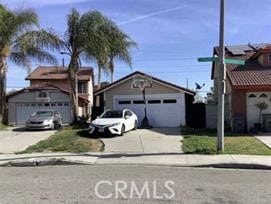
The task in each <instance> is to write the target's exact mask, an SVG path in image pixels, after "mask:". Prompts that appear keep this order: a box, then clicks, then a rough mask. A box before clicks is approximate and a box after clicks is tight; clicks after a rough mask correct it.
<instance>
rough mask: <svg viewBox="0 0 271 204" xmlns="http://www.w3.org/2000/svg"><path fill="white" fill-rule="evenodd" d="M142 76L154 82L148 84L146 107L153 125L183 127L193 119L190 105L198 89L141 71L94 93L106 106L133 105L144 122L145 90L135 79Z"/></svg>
mask: <svg viewBox="0 0 271 204" xmlns="http://www.w3.org/2000/svg"><path fill="white" fill-rule="evenodd" d="M138 78H139V79H140V78H142V79H148V80H149V82H150V84H149V85H150V86H149V87H147V88H146V109H147V116H148V119H149V123H150V125H151V126H153V127H179V126H181V125H187V124H188V123H189V122H191V118H189V117H190V115H189V107H191V104H192V101H193V97H194V95H195V92H194V91H191V90H189V89H186V88H183V87H181V86H177V85H175V84H172V83H169V82H166V81H164V80H161V79H158V78H156V77H153V76H150V75H147V74H145V73H142V72H139V71H136V72H134V73H132V74H129V75H127V76H125V77H123V78H121V79H119V80H117V81H115V82H114V83H112V84H110V85H108V86H106V87H104V88H101V89H99V90H97V91H96V92H94V96H96V98H99V99H100V102H99V104H100V105H101V106H102V109H103V110H107V109H126V108H127V109H131V110H132V111H133V112H135V114H136V115H137V116H138V119H139V123H141V121H142V119H143V118H144V107H145V105H144V101H143V95H142V91H141V90H140V89H139V88H137V87H135V86H134V81H135V79H138ZM97 96H98V97H97ZM188 121H189V122H188ZM139 125H140V124H139Z"/></svg>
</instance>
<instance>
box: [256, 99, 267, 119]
mask: <svg viewBox="0 0 271 204" xmlns="http://www.w3.org/2000/svg"><path fill="white" fill-rule="evenodd" d="M255 106H256V107H257V108H258V109H259V110H260V112H259V119H258V123H261V117H262V112H263V110H265V109H267V108H268V104H267V103H265V102H264V101H263V102H258V103H256V104H255Z"/></svg>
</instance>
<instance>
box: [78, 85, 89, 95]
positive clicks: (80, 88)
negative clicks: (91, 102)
mask: <svg viewBox="0 0 271 204" xmlns="http://www.w3.org/2000/svg"><path fill="white" fill-rule="evenodd" d="M87 87H88V86H87V82H78V93H87Z"/></svg>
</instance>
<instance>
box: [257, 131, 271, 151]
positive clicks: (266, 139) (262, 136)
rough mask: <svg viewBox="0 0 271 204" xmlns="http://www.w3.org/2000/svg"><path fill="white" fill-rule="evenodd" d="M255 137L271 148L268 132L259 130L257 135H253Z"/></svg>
mask: <svg viewBox="0 0 271 204" xmlns="http://www.w3.org/2000/svg"><path fill="white" fill-rule="evenodd" d="M254 137H255V138H257V139H258V140H260V141H261V142H262V143H264V144H265V145H266V146H267V147H269V148H271V135H270V133H264V132H260V133H259V134H257V135H254Z"/></svg>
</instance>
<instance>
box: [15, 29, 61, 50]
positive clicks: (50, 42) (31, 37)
mask: <svg viewBox="0 0 271 204" xmlns="http://www.w3.org/2000/svg"><path fill="white" fill-rule="evenodd" d="M24 45H31V46H34V47H39V48H44V49H48V50H60V49H65V48H66V47H65V42H64V41H63V40H61V38H60V37H59V36H58V35H57V34H56V33H54V32H53V31H52V30H44V29H41V30H34V31H29V32H26V33H24V34H22V35H21V36H19V37H18V38H17V39H16V41H15V42H14V47H15V48H16V47H18V46H19V47H22V46H24Z"/></svg>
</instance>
